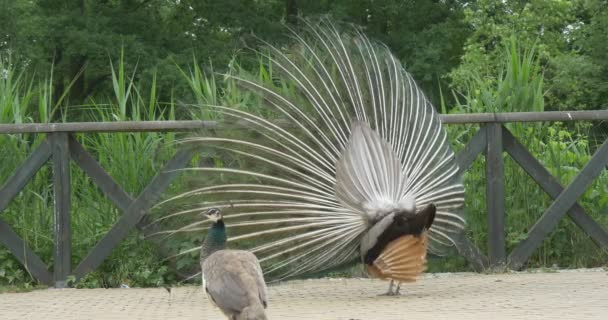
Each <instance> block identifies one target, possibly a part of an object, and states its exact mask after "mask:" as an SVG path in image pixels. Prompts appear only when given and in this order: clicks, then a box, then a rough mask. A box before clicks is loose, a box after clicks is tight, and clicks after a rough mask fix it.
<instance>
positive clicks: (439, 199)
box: [161, 19, 465, 294]
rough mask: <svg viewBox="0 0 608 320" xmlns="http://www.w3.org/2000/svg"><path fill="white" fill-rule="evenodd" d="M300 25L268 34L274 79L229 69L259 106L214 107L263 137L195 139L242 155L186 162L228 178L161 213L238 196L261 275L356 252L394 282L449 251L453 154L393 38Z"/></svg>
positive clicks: (374, 272)
mask: <svg viewBox="0 0 608 320" xmlns="http://www.w3.org/2000/svg"><path fill="white" fill-rule="evenodd" d="M302 23H303V24H304V25H305V26H304V28H303V30H301V31H298V32H296V31H293V30H290V35H291V38H292V39H293V41H295V44H294V45H293V46H290V47H288V48H277V47H274V46H272V45H270V44H269V43H264V45H265V46H264V49H263V50H260V51H259V52H258V54H259V55H260V56H261V57H262V59H261V60H263V61H268V64H267V65H266V67H265V69H264V70H265V71H266V72H270V71H272V77H270V78H266V79H264V78H263V77H258V78H254V77H251V76H247V75H246V74H245V73H237V72H233V73H231V74H228V75H227V77H228V78H229V79H231V80H232V81H233V82H232V83H234V84H235V86H233V87H235V88H237V89H238V90H239V92H241V93H243V96H244V97H246V96H247V95H249V96H254V97H257V99H258V101H259V103H260V105H263V106H264V107H265V108H263V109H261V108H260V106H259V105H258V106H257V107H256V109H257V110H261V112H262V113H263V114H264V116H262V115H259V114H257V113H254V112H248V111H245V110H244V108H235V107H226V106H212V108H213V109H214V110H215V111H217V113H218V114H220V115H222V116H223V117H224V118H226V119H230V118H233V119H236V120H238V121H239V122H240V123H241V124H245V125H246V126H247V127H249V128H250V129H253V130H254V132H255V135H253V134H252V135H249V136H247V138H235V137H230V136H228V135H226V136H221V134H222V132H218V135H220V136H204V135H200V136H197V137H193V138H189V139H187V142H190V143H199V144H201V145H204V146H205V147H213V148H216V149H217V150H219V152H221V153H222V154H224V155H233V156H236V157H238V158H239V159H240V163H241V166H240V167H239V168H231V167H217V166H214V167H197V168H192V169H191V170H194V171H201V172H203V173H204V174H205V175H206V176H207V178H206V179H209V177H210V174H211V173H214V174H217V175H216V176H215V177H218V179H222V182H221V183H218V184H215V185H206V186H202V187H200V188H195V189H194V190H190V191H188V192H185V193H183V194H181V195H178V196H176V197H174V198H171V199H169V200H168V201H177V200H178V199H180V200H186V202H190V203H192V204H196V207H194V208H191V209H188V210H183V211H180V212H176V213H174V214H172V215H169V216H167V217H163V218H161V219H166V218H168V217H176V216H181V215H184V214H188V213H192V212H196V211H199V210H204V209H207V208H210V207H219V208H226V209H229V208H230V209H229V212H230V213H229V214H227V215H226V216H225V219H226V220H230V221H231V228H232V229H231V230H235V232H234V233H233V234H234V235H235V236H234V237H232V238H230V239H229V240H228V241H229V242H230V241H237V242H239V243H240V244H241V245H244V246H248V249H249V250H250V251H251V252H253V253H255V254H256V255H257V256H258V257H259V258H260V262H261V264H262V266H263V269H264V271H265V275H266V276H267V278H269V279H285V278H291V277H296V276H302V275H306V274H312V273H319V272H322V271H324V270H328V269H332V268H335V267H338V266H343V265H346V264H349V263H352V262H354V261H360V262H363V263H364V264H366V265H367V269H368V272H369V273H370V275H371V276H373V277H378V278H382V279H387V280H391V283H390V286H389V292H388V294H393V293H394V292H393V290H392V287H393V281H396V282H398V283H400V282H407V281H413V280H415V279H416V278H417V277H418V276H419V275H420V274H421V273H422V272H423V271H424V270H425V266H426V253H427V248H428V250H430V251H431V252H433V253H435V254H443V253H445V252H446V250H447V249H449V248H450V247H451V246H453V245H454V244H455V243H456V241H457V239H458V236H459V234H460V233H461V232H462V230H463V226H464V223H465V220H464V217H463V214H462V205H463V201H464V188H463V185H462V182H461V177H460V175H459V170H458V166H457V164H456V162H455V156H454V153H453V151H452V150H451V147H450V146H449V143H448V141H447V138H446V133H445V132H444V130H443V128H442V125H441V121H440V119H439V117H438V115H437V113H436V111H435V109H434V107H433V106H432V105H431V103H430V102H429V101H428V100H427V98H426V97H425V96H424V94H423V93H422V92H421V91H420V89H419V88H418V86H417V85H416V83H415V82H414V80H413V79H412V77H411V76H410V74H408V73H407V72H406V71H405V70H404V68H403V66H402V65H401V63H400V62H399V60H398V59H397V58H395V56H393V55H392V54H391V53H390V51H389V49H388V48H387V47H386V46H385V45H383V44H381V43H377V42H373V41H371V40H369V39H368V38H367V37H366V36H365V35H363V33H362V32H361V30H360V29H358V28H356V27H343V28H342V27H341V30H340V29H338V28H337V27H336V26H335V25H334V24H333V23H332V22H330V21H329V19H321V20H319V21H316V22H311V21H310V20H302ZM250 100H251V99H250ZM254 101H255V100H254ZM269 117H272V118H275V119H280V120H282V122H280V123H279V121H275V120H269V119H267V118H269ZM205 223H206V222H204V221H202V222H200V221H199V222H194V223H191V224H189V225H187V226H185V227H183V228H181V229H179V230H177V231H180V232H182V231H197V230H200V229H201V228H205ZM172 232H175V231H172ZM186 252H187V251H186ZM397 292H398V289H397Z"/></svg>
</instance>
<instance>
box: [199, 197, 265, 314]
mask: <svg viewBox="0 0 608 320" xmlns="http://www.w3.org/2000/svg"><path fill="white" fill-rule="evenodd" d="M205 215H206V216H207V217H208V218H209V221H212V223H213V224H212V225H211V227H210V228H209V231H208V232H207V235H206V236H205V241H204V242H203V245H202V246H201V270H202V275H203V289H204V290H205V293H206V294H207V297H208V298H209V300H210V301H211V302H212V303H213V304H214V305H215V306H217V307H218V308H219V309H220V310H221V311H222V312H223V313H224V315H226V317H228V319H230V320H266V319H267V318H266V313H265V311H264V309H266V307H267V306H268V300H267V293H266V292H267V289H266V283H265V282H264V276H263V274H262V268H261V267H260V263H259V262H258V259H257V258H256V256H255V255H254V254H252V253H251V252H248V251H243V250H227V249H225V248H226V226H225V224H224V221H223V217H222V213H221V212H220V210H218V209H217V208H211V209H209V210H207V212H206V214H205Z"/></svg>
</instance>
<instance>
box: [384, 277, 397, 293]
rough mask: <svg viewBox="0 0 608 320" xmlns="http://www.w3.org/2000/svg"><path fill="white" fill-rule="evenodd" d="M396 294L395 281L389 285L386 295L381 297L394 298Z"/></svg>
mask: <svg viewBox="0 0 608 320" xmlns="http://www.w3.org/2000/svg"><path fill="white" fill-rule="evenodd" d="M394 295H396V293H395V292H394V291H393V280H391V283H390V284H389V285H388V291H387V292H386V293H383V294H380V296H394Z"/></svg>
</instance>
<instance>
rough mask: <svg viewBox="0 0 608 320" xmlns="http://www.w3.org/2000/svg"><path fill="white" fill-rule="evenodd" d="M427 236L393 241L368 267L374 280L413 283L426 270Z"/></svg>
mask: <svg viewBox="0 0 608 320" xmlns="http://www.w3.org/2000/svg"><path fill="white" fill-rule="evenodd" d="M426 249H427V234H426V232H423V233H422V234H421V235H419V236H414V235H406V236H402V237H399V238H397V239H395V240H393V241H391V242H390V243H389V244H388V245H387V246H386V248H384V250H383V251H382V253H381V254H380V255H379V256H378V258H376V260H374V263H373V265H370V266H368V272H369V274H370V275H371V276H372V277H373V278H380V279H390V280H395V281H399V282H413V281H416V279H418V277H419V276H420V275H421V274H422V273H423V272H424V271H425V270H426Z"/></svg>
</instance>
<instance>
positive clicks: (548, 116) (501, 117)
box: [0, 110, 608, 134]
mask: <svg viewBox="0 0 608 320" xmlns="http://www.w3.org/2000/svg"><path fill="white" fill-rule="evenodd" d="M440 118H441V120H442V121H443V123H445V124H466V123H469V124H471V123H508V122H543V121H600V120H608V110H595V111H546V112H509V113H466V114H442V115H440ZM281 122H283V121H277V123H279V124H280V123H281ZM247 127H249V126H248V125H247V124H246V123H245V122H243V121H232V122H229V121H212V120H209V121H201V120H175V121H117V122H67V123H22V124H0V134H1V133H52V132H73V133H76V132H79V133H86V132H168V131H195V130H201V129H219V130H230V129H245V128H247Z"/></svg>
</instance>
